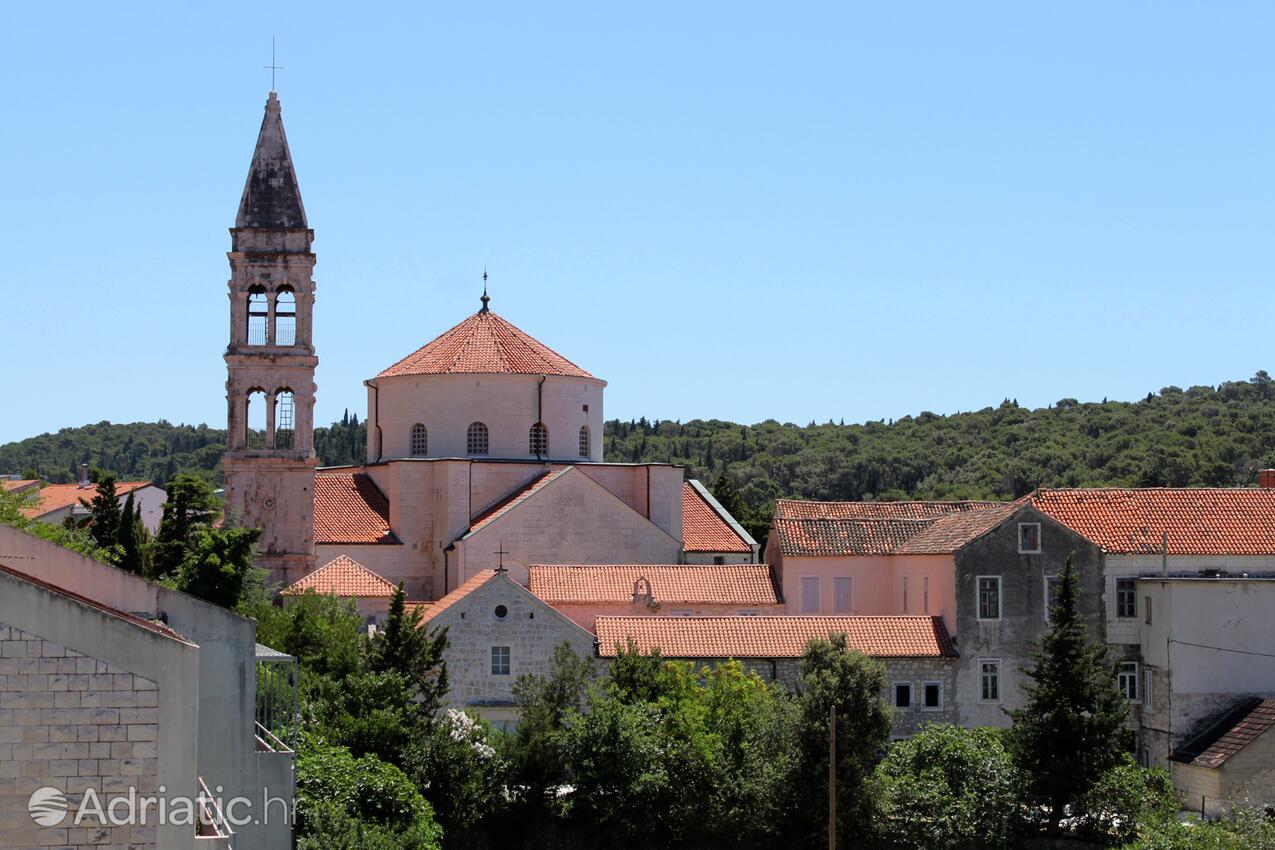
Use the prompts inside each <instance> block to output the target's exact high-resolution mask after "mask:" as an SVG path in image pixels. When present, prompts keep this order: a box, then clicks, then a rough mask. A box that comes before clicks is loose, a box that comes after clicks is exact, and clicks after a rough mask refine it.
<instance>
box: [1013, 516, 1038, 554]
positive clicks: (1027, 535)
mask: <svg viewBox="0 0 1275 850" xmlns="http://www.w3.org/2000/svg"><path fill="white" fill-rule="evenodd" d="M1018 554H1020V555H1038V554H1040V523H1038V522H1020V523H1019V524H1018Z"/></svg>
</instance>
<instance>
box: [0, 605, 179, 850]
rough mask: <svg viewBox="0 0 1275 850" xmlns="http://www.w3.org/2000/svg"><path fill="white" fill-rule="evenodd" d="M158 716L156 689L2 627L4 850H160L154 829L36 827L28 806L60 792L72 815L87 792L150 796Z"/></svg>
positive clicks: (0, 835)
mask: <svg viewBox="0 0 1275 850" xmlns="http://www.w3.org/2000/svg"><path fill="white" fill-rule="evenodd" d="M158 706H159V691H158V688H157V686H156V683H155V682H153V681H151V680H149V679H146V678H143V677H142V676H138V675H135V674H133V673H130V672H129V671H127V670H124V669H121V668H119V667H116V666H114V665H112V664H109V663H107V662H104V661H100V660H98V659H95V658H91V657H89V656H87V655H83V654H81V653H78V652H75V651H73V650H70V649H67V648H66V647H64V646H61V645H59V644H56V643H53V642H51V641H47V640H43V639H41V638H40V637H38V636H37V635H34V634H31V633H29V632H24V631H22V630H21V629H15V628H11V627H9V626H7V625H5V624H3V623H0V846H5V847H20V846H32V847H34V846H42V845H57V846H59V847H85V848H88V847H98V848H100V847H102V846H104V845H105V846H107V847H128V848H154V847H156V846H157V845H156V836H155V827H154V826H153V825H151V826H122V827H121V826H111V825H110V824H109V823H108V824H105V825H104V824H100V823H98V822H97V821H96V820H95V819H94V818H89V819H88V820H85V821H83V822H82V823H81V825H80V826H78V827H77V826H74V825H73V822H72V817H70V816H68V817H67V819H66V820H65V821H64V822H62V823H61V824H59V825H57V826H53V827H41V826H38V825H37V824H36V823H35V822H34V821H32V820H31V818H30V816H29V815H28V813H27V799H28V797H29V796H30V795H31V793H32V792H33V791H35V790H36V789H37V788H40V787H44V786H48V787H52V788H56V789H58V790H59V791H62V792H64V793H65V794H66V795H67V801H68V803H69V804H70V807H71V811H72V812H74V811H75V807H76V806H78V805H79V803H80V802H81V801H82V800H83V797H84V795H85V793H86V792H87V791H88V789H90V788H91V789H93V791H94V792H96V793H97V794H98V795H99V797H100V798H101V799H102V800H103V802H105V801H106V799H107V797H108V795H109V796H114V795H116V794H127V793H128V790H129V789H130V788H136V789H137V793H138V794H146V795H153V794H155V793H156V791H157V788H158V785H159V782H158V775H159V752H158V746H159V745H158V739H159V707H158Z"/></svg>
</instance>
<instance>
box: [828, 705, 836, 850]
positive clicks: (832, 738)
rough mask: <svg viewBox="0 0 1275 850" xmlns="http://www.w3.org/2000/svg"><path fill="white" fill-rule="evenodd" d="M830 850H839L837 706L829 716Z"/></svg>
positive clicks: (834, 706) (833, 707)
mask: <svg viewBox="0 0 1275 850" xmlns="http://www.w3.org/2000/svg"><path fill="white" fill-rule="evenodd" d="M828 850H837V706H836V703H833V706H832V710H831V711H830V712H829V714H828Z"/></svg>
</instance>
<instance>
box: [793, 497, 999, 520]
mask: <svg viewBox="0 0 1275 850" xmlns="http://www.w3.org/2000/svg"><path fill="white" fill-rule="evenodd" d="M1003 504H1005V503H1004V502H971V501H960V502H803V501H801V500H799V499H776V500H775V516H776V517H783V518H784V519H934V518H936V517H941V516H945V515H947V514H951V513H959V512H961V511H977V510H982V509H983V508H991V507H996V506H998V505H1003Z"/></svg>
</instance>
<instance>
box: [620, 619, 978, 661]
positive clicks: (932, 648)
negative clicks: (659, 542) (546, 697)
mask: <svg viewBox="0 0 1275 850" xmlns="http://www.w3.org/2000/svg"><path fill="white" fill-rule="evenodd" d="M596 626H597V635H598V652H599V654H600V655H601V656H602V657H604V658H614V657H615V654H616V647H617V646H624V645H627V642H628V639H629V637H632V638H634V639H635V640H636V641H637V646H638V650H639V651H641V652H650V651H651V650H652V649H655V648H658V649H659V650H660V652H661V653H663V654H664V655H666V656H668V657H669V658H798V657H800V656H801V654H802V653H803V652H805V649H806V644H807V643H809V642H810V640H812V639H813V638H826V637H828V636H829V635H831V634H833V633H834V632H844V633H845V634H846V637H847V638H848V639H849V643H850V646H852V647H854V648H855V649H857V650H859V651H860V652H862V653H864V654H865V655H871V656H875V657H877V658H922V657H924V658H939V657H942V658H954V657H956V649H955V647H954V646H953V645H952V640H951V638H950V637H949V636H948V634H947V629H946V628H944V626H943V619H942V618H941V617H922V616H897V617H790V616H779V617H605V616H601V617H598V618H597V622H596Z"/></svg>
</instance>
